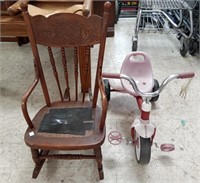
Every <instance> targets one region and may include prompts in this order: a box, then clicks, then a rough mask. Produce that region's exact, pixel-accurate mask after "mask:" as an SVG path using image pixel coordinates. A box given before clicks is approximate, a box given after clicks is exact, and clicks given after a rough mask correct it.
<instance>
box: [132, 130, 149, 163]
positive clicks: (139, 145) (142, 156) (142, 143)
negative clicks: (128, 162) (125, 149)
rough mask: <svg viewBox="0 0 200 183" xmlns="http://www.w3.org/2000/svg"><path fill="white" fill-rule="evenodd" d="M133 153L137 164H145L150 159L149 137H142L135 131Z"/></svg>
mask: <svg viewBox="0 0 200 183" xmlns="http://www.w3.org/2000/svg"><path fill="white" fill-rule="evenodd" d="M135 155H136V160H137V162H138V163H139V164H143V165H146V164H148V163H149V162H150V159H151V139H150V138H143V137H141V136H139V134H138V133H137V132H136V131H135Z"/></svg>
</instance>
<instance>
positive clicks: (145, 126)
mask: <svg viewBox="0 0 200 183" xmlns="http://www.w3.org/2000/svg"><path fill="white" fill-rule="evenodd" d="M135 131H136V133H137V134H138V135H139V136H141V137H143V138H153V137H154V136H155V131H156V126H155V125H154V124H152V123H150V122H149V121H145V122H144V121H143V120H141V119H138V118H136V119H135V120H134V122H133V123H132V125H131V134H132V138H133V139H134V136H135Z"/></svg>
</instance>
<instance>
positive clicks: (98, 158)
mask: <svg viewBox="0 0 200 183" xmlns="http://www.w3.org/2000/svg"><path fill="white" fill-rule="evenodd" d="M94 154H95V156H96V161H97V165H98V171H99V178H100V180H102V179H104V173H103V165H102V154H101V147H98V148H96V149H94Z"/></svg>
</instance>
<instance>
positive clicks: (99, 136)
mask: <svg viewBox="0 0 200 183" xmlns="http://www.w3.org/2000/svg"><path fill="white" fill-rule="evenodd" d="M68 109H69V110H70V112H69V117H67V115H66V111H67V110H68ZM71 109H74V110H77V109H78V110H77V112H75V114H74V116H73V112H74V110H71ZM56 110H58V111H56ZM59 110H60V111H59ZM61 110H63V111H61ZM50 111H53V112H54V113H53V112H52V113H53V114H52V115H49V114H50ZM88 111H89V112H88ZM63 112H64V117H63ZM81 112H82V116H81ZM88 113H90V114H89V115H88ZM77 114H78V117H79V118H80V117H83V116H85V117H86V118H87V117H88V116H89V118H90V117H91V118H92V119H91V120H90V119H89V120H88V119H86V122H85V123H84V122H83V121H82V122H83V123H84V124H85V128H84V129H86V130H84V129H83V125H81V124H80V123H79V125H76V124H75V127H74V131H73V127H71V126H68V127H65V128H63V126H67V125H64V123H66V122H62V121H66V120H67V118H68V119H70V120H71V121H73V122H74V118H77ZM45 115H49V119H50V120H52V121H56V119H57V121H60V123H59V122H57V123H56V124H52V125H50V127H49V124H48V125H46V127H47V129H45V122H46V121H47V120H46V121H43V119H44V116H45ZM53 116H54V117H53ZM55 116H56V117H55ZM72 116H73V117H72ZM55 118H56V119H55ZM100 119H101V109H100V108H99V107H97V108H95V109H92V103H91V102H84V103H82V102H76V103H74V102H64V103H63V102H62V103H61V102H55V103H52V104H51V107H43V108H42V109H41V110H40V111H39V112H38V113H37V115H36V116H35V117H34V119H33V120H32V121H33V124H34V127H35V128H34V129H31V128H28V129H27V131H26V133H25V142H26V144H27V145H28V146H29V147H31V148H34V149H41V148H42V149H46V150H49V149H53V150H60V149H62V150H78V149H91V148H93V147H95V146H97V147H98V146H99V145H101V144H102V143H103V142H104V138H105V130H103V131H100V130H99V124H100ZM78 120H81V119H78ZM42 122H43V126H42V125H41V124H42ZM88 123H89V125H88ZM94 124H95V125H94ZM56 125H57V127H55V126H56ZM41 126H42V127H43V128H41ZM87 126H89V127H88V130H87ZM58 129H60V130H58ZM45 130H46V131H45ZM66 130H68V132H66ZM84 131H85V133H84ZM32 133H34V135H31V134H32ZM91 139H92V141H91Z"/></svg>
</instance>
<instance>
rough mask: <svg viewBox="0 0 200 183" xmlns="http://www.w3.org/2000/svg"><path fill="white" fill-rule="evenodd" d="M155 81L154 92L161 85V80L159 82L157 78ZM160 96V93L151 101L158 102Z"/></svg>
mask: <svg viewBox="0 0 200 183" xmlns="http://www.w3.org/2000/svg"><path fill="white" fill-rule="evenodd" d="M153 82H154V86H153V89H152V92H155V91H157V90H158V88H159V87H160V85H159V82H158V80H157V79H154V80H153ZM158 98H159V95H158V96H156V97H152V98H151V100H150V102H156V101H157V100H158Z"/></svg>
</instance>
